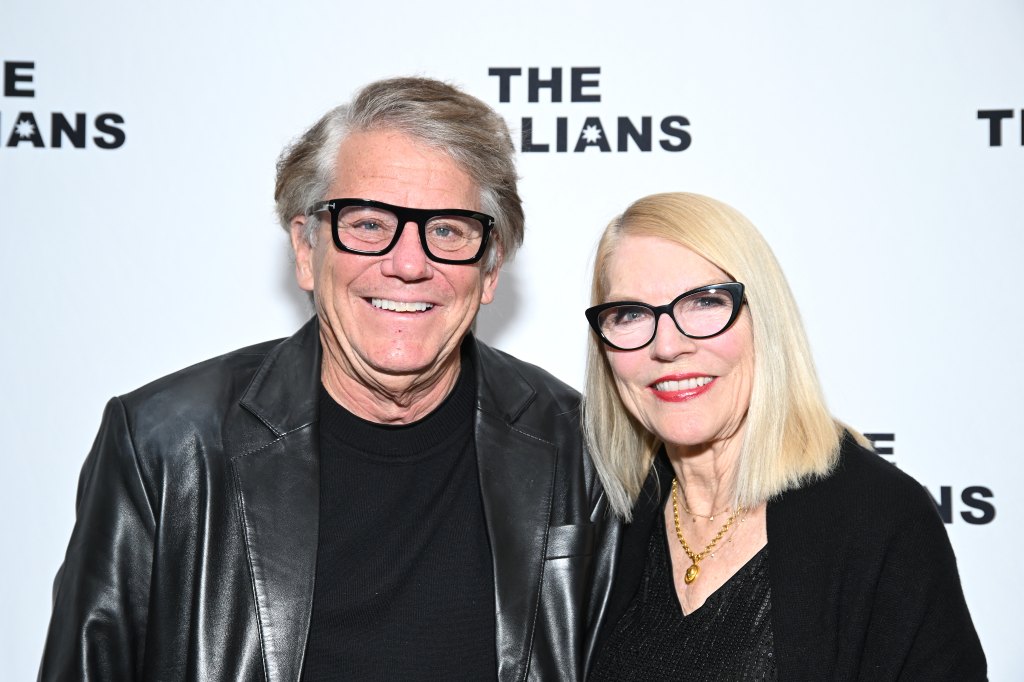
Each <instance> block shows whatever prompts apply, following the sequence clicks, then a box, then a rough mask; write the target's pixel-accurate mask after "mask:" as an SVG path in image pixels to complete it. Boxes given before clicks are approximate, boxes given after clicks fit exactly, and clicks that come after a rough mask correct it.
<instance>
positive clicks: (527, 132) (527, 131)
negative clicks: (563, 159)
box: [521, 116, 548, 152]
mask: <svg viewBox="0 0 1024 682" xmlns="http://www.w3.org/2000/svg"><path fill="white" fill-rule="evenodd" d="M521 133H522V143H523V146H522V150H523V151H524V152H546V151H547V150H548V145H546V144H534V142H533V118H531V117H529V116H524V117H523V127H522V131H521Z"/></svg>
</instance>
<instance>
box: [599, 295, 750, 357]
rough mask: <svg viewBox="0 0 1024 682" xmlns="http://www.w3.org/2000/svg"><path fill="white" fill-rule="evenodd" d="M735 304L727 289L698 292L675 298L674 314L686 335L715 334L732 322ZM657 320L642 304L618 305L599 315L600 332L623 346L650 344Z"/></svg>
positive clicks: (635, 346)
mask: <svg viewBox="0 0 1024 682" xmlns="http://www.w3.org/2000/svg"><path fill="white" fill-rule="evenodd" d="M733 305H734V303H733V298H732V295H731V294H730V293H729V292H728V291H727V290H725V289H717V290H716V289H710V290H707V291H698V292H696V293H694V294H691V295H689V296H685V297H683V298H681V299H679V300H678V301H676V302H675V305H673V306H672V317H673V318H675V322H676V325H677V326H678V327H679V328H680V329H682V330H683V332H684V333H685V334H686V335H687V336H691V337H695V338H702V337H707V336H714V335H715V334H718V333H719V332H721V331H722V330H723V329H725V327H726V325H728V324H729V320H730V319H731V318H732V313H733ZM657 323H658V321H657V319H656V317H655V314H654V311H653V310H651V309H650V308H648V307H646V306H640V305H620V306H615V307H614V308H608V309H607V310H604V311H602V312H601V315H600V316H599V317H598V324H599V326H600V328H601V334H602V335H604V337H605V338H606V339H608V340H609V341H610V342H611V343H613V344H615V345H616V346H618V347H619V348H624V349H632V348H640V347H642V346H645V345H647V343H648V342H649V341H650V340H651V339H653V338H654V334H655V332H656V331H657Z"/></svg>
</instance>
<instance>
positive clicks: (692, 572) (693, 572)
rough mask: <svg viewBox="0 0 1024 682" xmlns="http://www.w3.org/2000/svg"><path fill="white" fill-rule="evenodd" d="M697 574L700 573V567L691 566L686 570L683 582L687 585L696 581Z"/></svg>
mask: <svg viewBox="0 0 1024 682" xmlns="http://www.w3.org/2000/svg"><path fill="white" fill-rule="evenodd" d="M698 573H700V566H698V565H697V564H693V565H692V566H690V567H689V568H688V569H686V574H685V575H683V582H685V583H686V584H687V585H689V584H690V583H692V582H693V581H694V580H696V579H697V574H698Z"/></svg>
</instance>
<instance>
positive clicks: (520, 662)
mask: <svg viewBox="0 0 1024 682" xmlns="http://www.w3.org/2000/svg"><path fill="white" fill-rule="evenodd" d="M467 343H471V344H473V347H472V352H475V353H476V356H475V366H476V367H477V372H478V377H477V386H478V392H479V395H478V400H477V412H476V426H475V431H476V451H477V457H478V468H479V472H480V489H481V494H482V497H483V507H484V514H485V517H486V522H487V530H488V533H489V536H490V544H491V548H492V553H493V565H494V583H495V604H496V616H495V619H496V626H497V627H496V630H497V642H496V648H497V657H498V679H500V680H526V679H529V680H574V679H581V678H582V677H583V675H584V672H585V667H586V665H587V660H588V658H589V656H590V654H591V649H592V645H593V642H592V640H593V635H594V633H595V631H596V626H597V620H598V619H599V614H600V612H601V611H602V610H603V608H604V603H605V599H606V596H607V591H608V576H609V575H610V565H609V564H610V561H611V560H610V559H600V558H599V557H611V556H613V554H614V550H613V545H614V542H613V539H612V535H616V534H617V532H618V531H617V528H615V526H614V524H612V523H610V522H606V514H605V502H604V496H603V494H602V492H601V489H600V486H599V484H598V483H597V480H596V477H595V475H594V471H593V469H592V467H591V465H590V463H589V461H588V460H586V459H585V458H584V457H583V447H582V444H581V440H580V433H579V426H578V424H579V398H578V395H577V394H576V393H575V391H573V390H572V389H570V388H568V387H567V386H565V385H564V384H562V383H561V382H560V381H558V380H557V379H555V378H554V377H552V376H551V375H549V374H547V373H546V372H544V371H543V370H540V369H538V368H536V367H533V366H532V365H528V364H526V363H523V362H520V361H518V360H515V359H513V358H511V357H509V356H508V355H505V354H504V353H501V352H499V351H496V350H493V349H491V348H489V347H487V346H486V345H484V344H482V343H480V342H478V341H476V340H474V339H472V338H470V339H468V340H467ZM320 358H321V355H320V342H319V336H318V327H317V323H316V320H315V319H314V320H312V321H310V323H309V324H307V325H305V326H304V327H303V328H302V329H301V330H300V331H299V332H298V333H296V334H295V335H294V336H293V337H291V338H289V339H286V340H284V341H276V342H269V343H264V344H260V345H257V346H253V347H250V348H246V349H243V350H239V351H236V352H234V353H230V354H228V355H224V356H222V357H219V358H215V359H212V360H208V361H206V362H203V363H200V364H198V365H195V366H193V367H190V368H188V369H185V370H182V371H181V372H178V373H176V374H173V375H171V376H168V377H165V378H163V379H160V380H158V381H156V382H154V383H152V384H149V385H148V386H145V387H143V388H141V389H139V390H137V391H135V392H133V393H130V394H128V395H125V396H123V397H121V398H114V399H113V400H111V401H110V403H109V404H108V405H107V408H106V411H105V413H104V416H103V422H102V425H101V427H100V431H99V434H98V435H97V437H96V442H95V443H94V445H93V448H92V451H91V452H90V453H89V456H88V458H87V459H86V462H85V465H84V467H83V469H82V474H81V479H80V482H79V490H78V502H77V521H76V524H75V528H74V532H73V534H72V537H71V542H70V545H69V547H68V551H67V556H66V557H65V561H64V564H63V566H62V567H61V569H60V571H59V572H58V574H57V578H56V580H55V582H54V607H53V616H52V619H51V623H50V629H49V633H48V635H47V641H46V648H45V651H44V653H43V661H42V666H41V668H40V672H39V679H40V680H56V679H61V680H66V679H90V680H92V679H102V680H133V679H135V680H138V679H144V680H267V681H268V682H276V681H278V680H282V681H283V680H298V679H299V678H300V676H301V672H302V665H303V656H304V653H305V648H306V638H307V635H308V632H309V622H310V613H311V608H312V603H313V580H314V576H315V573H316V570H315V569H316V567H315V563H316V548H317V523H318V513H319V492H320V491H319V480H318V475H319V473H318V472H319V469H318V455H317V443H318V434H317V407H316V406H317V389H318V382H319V380H320ZM452 653H453V655H457V653H458V652H452Z"/></svg>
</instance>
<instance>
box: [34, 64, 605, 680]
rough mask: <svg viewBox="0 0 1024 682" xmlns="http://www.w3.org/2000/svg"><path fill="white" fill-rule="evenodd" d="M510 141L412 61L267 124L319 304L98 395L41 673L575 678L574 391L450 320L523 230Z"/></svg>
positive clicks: (594, 570)
mask: <svg viewBox="0 0 1024 682" xmlns="http://www.w3.org/2000/svg"><path fill="white" fill-rule="evenodd" d="M512 157H513V147H512V144H511V140H510V137H509V134H508V130H507V128H506V126H505V124H504V122H503V121H502V120H501V118H500V117H499V116H497V114H495V113H494V112H493V111H492V110H491V109H490V108H489V107H487V106H486V105H485V104H483V103H482V102H480V101H479V100H477V99H475V98H473V97H470V96H468V95H466V94H464V93H462V92H460V91H458V90H456V89H455V88H452V87H450V86H448V85H445V84H443V83H439V82H436V81H432V80H428V79H394V80H388V81H382V82H378V83H374V84H371V85H370V86H367V87H366V88H364V89H363V90H362V91H361V92H360V93H359V94H358V95H357V97H356V98H355V100H354V101H353V102H352V103H351V105H349V106H346V107H339V108H338V109H335V110H333V111H331V112H328V113H327V114H326V115H325V116H324V117H323V118H322V119H321V120H320V121H319V122H318V123H317V124H316V125H314V126H313V127H312V128H311V129H310V130H309V131H307V132H306V133H305V134H304V135H303V136H302V137H301V138H300V139H299V140H298V141H297V142H296V143H295V144H294V145H293V146H292V147H291V148H290V149H287V150H285V153H284V154H283V155H282V157H281V160H280V161H279V163H278V178H277V191H276V200H277V207H278V213H279V216H280V218H281V222H282V224H283V225H284V226H285V228H286V229H287V230H288V231H289V233H290V235H291V242H292V246H293V248H294V253H295V273H296V277H297V280H298V283H299V285H300V286H301V287H302V288H303V289H305V290H307V291H310V292H312V295H313V301H314V304H315V308H316V316H315V318H314V319H313V320H311V321H310V322H309V323H308V324H306V325H305V326H304V327H303V328H302V329H300V330H299V331H298V333H296V334H295V335H294V336H292V337H291V338H289V339H285V340H283V341H275V342H269V343H264V344H260V345H257V346H252V347H250V348H246V349H243V350H239V351H236V352H234V353H230V354H228V355H225V356H222V357H219V358H215V359H213V360H209V361H207V362H204V363H201V364H199V365H196V366H194V367H190V368H188V369H186V370H183V371H181V372H178V373H176V374H174V375H171V376H169V377H165V378H164V379H161V380H158V381H156V382H154V383H153V384H150V385H149V386H146V387H143V388H141V389H139V390H137V391H135V392H133V393H130V394H128V395H126V396H123V397H121V398H115V399H113V400H111V402H110V403H109V404H108V406H107V410H106V412H105V414H104V418H103V423H102V426H101V428H100V432H99V435H98V436H97V439H96V443H95V444H94V446H93V449H92V451H91V452H90V454H89V457H88V459H87V460H86V463H85V466H84V468H83V471H82V476H81V482H80V485H79V496H78V506H77V514H78V518H77V523H76V525H75V530H74V532H73V535H72V538H71V543H70V546H69V548H68V553H67V557H66V559H65V562H64V565H63V566H62V568H61V570H60V572H59V574H58V576H57V579H56V581H55V586H54V613H53V618H52V621H51V625H50V631H49V634H48V639H47V644H46V650H45V652H44V656H43V664H42V668H41V670H40V679H47V680H49V679H74V678H88V679H105V680H123V679H146V680H165V679H174V680H177V679H194V680H222V679H232V680H235V679H240V680H260V679H266V680H268V681H276V680H298V679H306V680H314V679H318V680H319V679H403V680H408V679H471V680H477V679H495V678H497V679H500V680H522V679H550V680H554V679H558V680H570V679H577V678H580V677H582V675H583V673H584V666H585V665H586V658H587V656H588V655H589V649H590V646H591V640H590V636H589V635H590V634H591V633H592V632H593V626H594V624H595V621H596V618H597V614H598V613H599V612H600V610H601V608H602V607H601V604H602V602H603V597H604V593H605V588H606V587H607V585H606V576H607V561H604V560H599V559H598V556H599V555H600V556H605V555H606V554H608V551H609V549H608V548H609V545H608V544H607V543H606V540H607V538H606V529H605V526H604V522H603V518H604V508H605V507H604V501H603V499H602V496H601V494H600V490H599V489H598V487H597V485H596V483H595V478H594V475H593V471H592V470H591V468H590V465H589V463H588V462H586V461H585V460H584V458H583V453H582V446H581V440H580V434H579V432H578V426H577V424H578V422H579V414H578V412H579V403H578V396H577V395H576V394H575V392H573V391H572V390H571V389H569V388H567V387H566V386H564V385H563V384H562V383H560V382H559V381H557V380H556V379H554V378H553V377H551V376H550V375H548V374H547V373H545V372H543V371H542V370H539V369H537V368H536V367H533V366H530V365H526V364H525V363H522V362H519V361H517V360H514V359H513V358H511V357H509V356H507V355H504V354H502V353H500V352H498V351H495V350H492V349H491V348H489V347H487V346H486V345H484V344H483V343H481V342H479V341H478V340H476V339H475V338H473V336H472V334H471V333H470V329H471V326H472V323H473V320H474V318H475V316H476V313H477V310H478V309H479V306H480V305H481V304H482V303H489V302H490V301H491V300H492V298H493V297H494V292H495V288H496V286H497V283H498V273H499V268H500V266H501V263H502V261H503V260H504V259H506V258H511V256H512V255H513V253H514V252H515V250H516V248H517V247H518V246H519V244H520V243H521V241H522V233H523V215H522V208H521V204H520V200H519V196H518V193H517V190H516V175H515V168H514V163H513V160H512ZM597 574H599V575H597Z"/></svg>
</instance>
